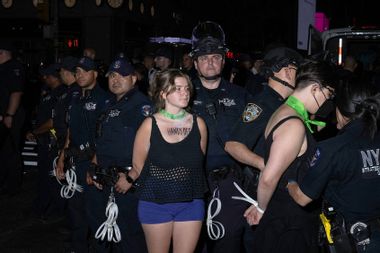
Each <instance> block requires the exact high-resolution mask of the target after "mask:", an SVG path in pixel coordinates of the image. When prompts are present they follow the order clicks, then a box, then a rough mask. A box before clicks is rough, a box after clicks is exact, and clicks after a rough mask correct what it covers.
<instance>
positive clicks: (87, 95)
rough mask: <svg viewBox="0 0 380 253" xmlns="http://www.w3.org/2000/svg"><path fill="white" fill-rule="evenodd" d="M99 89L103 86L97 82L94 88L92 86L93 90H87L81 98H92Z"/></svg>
mask: <svg viewBox="0 0 380 253" xmlns="http://www.w3.org/2000/svg"><path fill="white" fill-rule="evenodd" d="M99 89H101V88H100V87H99V84H98V83H96V84H95V86H94V88H92V89H91V90H86V91H85V94H84V95H83V93H82V96H81V98H90V97H91V96H92V95H93V94H94V93H97V92H98V91H99ZM81 92H82V91H81Z"/></svg>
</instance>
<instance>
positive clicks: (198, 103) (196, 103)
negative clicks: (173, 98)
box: [193, 100, 203, 105]
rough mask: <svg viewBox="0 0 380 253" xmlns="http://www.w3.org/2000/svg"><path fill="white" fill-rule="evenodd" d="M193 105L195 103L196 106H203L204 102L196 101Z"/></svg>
mask: <svg viewBox="0 0 380 253" xmlns="http://www.w3.org/2000/svg"><path fill="white" fill-rule="evenodd" d="M193 103H194V105H201V104H203V102H202V101H200V100H194V101H193Z"/></svg>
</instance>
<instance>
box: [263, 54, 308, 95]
mask: <svg viewBox="0 0 380 253" xmlns="http://www.w3.org/2000/svg"><path fill="white" fill-rule="evenodd" d="M263 60H264V65H263V66H262V68H261V69H262V71H263V72H264V75H265V77H266V78H271V79H273V80H276V81H278V82H279V83H281V84H283V85H285V86H286V87H288V88H290V89H293V90H294V86H292V85H290V84H289V83H287V82H285V81H284V80H281V79H279V78H278V77H276V76H274V73H278V72H280V70H281V69H282V68H284V67H287V66H288V65H293V66H295V67H297V68H298V67H299V66H300V65H301V63H302V62H303V57H302V56H301V55H300V54H299V53H298V52H297V51H295V50H293V49H291V48H288V47H276V48H273V49H271V50H269V51H268V52H267V53H266V54H265V56H264V59H263Z"/></svg>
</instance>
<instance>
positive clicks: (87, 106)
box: [84, 102, 96, 111]
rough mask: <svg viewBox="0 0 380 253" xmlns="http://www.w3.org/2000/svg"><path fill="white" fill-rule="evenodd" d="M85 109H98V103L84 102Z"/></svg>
mask: <svg viewBox="0 0 380 253" xmlns="http://www.w3.org/2000/svg"><path fill="white" fill-rule="evenodd" d="M84 109H85V110H86V111H95V110H96V103H94V102H87V103H85V104H84Z"/></svg>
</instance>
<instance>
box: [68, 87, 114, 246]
mask: <svg viewBox="0 0 380 253" xmlns="http://www.w3.org/2000/svg"><path fill="white" fill-rule="evenodd" d="M108 98H109V95H108V94H107V93H106V92H105V91H104V90H102V89H101V88H100V87H99V85H95V87H94V88H93V89H92V90H86V92H85V94H78V95H76V96H73V99H72V102H71V105H70V108H69V131H70V148H73V149H76V150H87V151H88V150H89V149H90V150H92V149H94V147H95V132H96V129H95V128H96V121H97V118H98V117H99V115H100V113H101V112H102V111H103V109H104V106H105V103H106V100H107V99H108ZM89 159H90V158H89V157H88V156H86V157H74V162H75V166H76V174H77V183H78V184H79V185H81V186H83V187H84V192H83V193H79V192H76V193H75V194H74V196H73V197H72V198H70V199H69V201H68V209H69V216H70V217H69V218H70V225H71V226H72V233H71V241H72V247H73V250H74V251H77V252H87V233H88V222H87V215H86V208H85V203H90V202H91V199H92V198H93V197H94V195H93V194H91V191H88V188H89V187H88V186H87V184H86V173H87V169H88V168H89V166H90V160H89Z"/></svg>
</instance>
